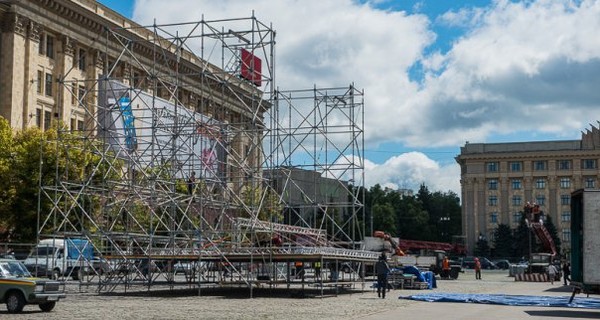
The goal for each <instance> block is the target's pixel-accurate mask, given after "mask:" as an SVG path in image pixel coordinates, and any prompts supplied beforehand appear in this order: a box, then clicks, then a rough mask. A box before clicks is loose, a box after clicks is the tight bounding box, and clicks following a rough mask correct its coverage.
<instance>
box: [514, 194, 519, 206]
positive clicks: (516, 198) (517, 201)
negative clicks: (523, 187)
mask: <svg viewBox="0 0 600 320" xmlns="http://www.w3.org/2000/svg"><path fill="white" fill-rule="evenodd" d="M512 205H513V206H520V205H521V196H513V197H512Z"/></svg>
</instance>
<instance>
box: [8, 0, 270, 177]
mask: <svg viewBox="0 0 600 320" xmlns="http://www.w3.org/2000/svg"><path fill="white" fill-rule="evenodd" d="M0 23H1V26H2V29H1V31H2V32H1V34H0V117H3V118H5V119H6V120H8V122H9V123H10V125H11V127H12V128H14V129H25V128H29V127H34V126H37V127H39V128H41V129H43V130H48V129H49V128H50V127H51V126H53V125H56V124H58V123H60V124H62V125H63V126H64V127H66V128H69V129H70V130H73V131H80V132H86V133H87V134H86V135H87V136H89V137H93V136H94V135H96V133H98V134H102V132H104V130H105V128H104V127H103V123H102V122H101V121H99V120H98V116H99V111H98V110H100V109H101V108H105V109H107V106H106V104H107V101H100V100H101V97H102V93H101V92H100V91H102V90H105V89H103V86H104V88H106V87H107V86H111V85H112V83H120V84H122V88H127V89H125V90H132V89H133V90H138V91H135V92H144V94H145V95H146V96H148V97H150V98H149V100H152V99H154V98H156V99H160V100H161V101H164V104H170V105H171V106H179V107H181V106H184V107H187V108H188V109H190V110H193V111H194V112H196V114H202V115H203V117H204V118H203V119H206V120H205V123H217V124H219V125H220V126H221V127H225V126H226V128H227V129H226V130H227V133H226V134H227V139H228V140H227V141H226V142H224V143H223V144H222V145H223V146H222V148H228V150H227V153H228V155H227V156H226V157H225V156H224V157H222V158H221V159H220V160H221V162H226V163H221V164H220V166H219V170H220V171H221V172H222V175H221V176H223V177H225V176H226V178H225V180H228V181H229V182H231V181H233V180H234V179H237V180H240V181H241V180H243V179H245V177H246V176H248V175H250V174H252V173H253V172H255V171H257V170H258V168H260V166H261V161H262V158H261V154H262V152H261V146H260V143H259V141H260V137H261V136H262V134H263V131H262V123H263V117H264V112H265V111H266V110H268V108H269V104H268V102H267V101H266V100H265V99H263V96H265V94H264V92H263V91H262V90H261V83H262V85H263V88H264V86H265V82H268V80H267V81H265V77H264V76H265V74H267V72H265V68H264V67H263V69H262V71H263V73H262V74H260V71H258V70H256V69H252V70H250V72H252V73H253V74H252V75H251V78H248V76H247V75H246V76H245V75H244V72H246V73H248V70H244V66H245V67H246V69H247V68H248V66H247V65H246V64H245V63H241V61H242V59H244V58H243V57H238V55H239V56H243V55H244V54H246V55H248V52H249V51H248V50H246V49H245V48H242V47H241V46H237V47H235V49H233V51H232V52H233V54H232V57H233V58H232V60H233V61H234V62H235V63H237V64H235V63H234V64H235V66H236V67H235V68H237V69H235V70H237V71H232V70H233V69H234V67H232V70H224V68H223V66H216V65H214V64H212V63H210V62H208V61H205V60H203V57H199V56H198V55H196V54H194V53H193V52H191V51H190V49H189V47H188V46H186V45H181V46H180V47H176V45H177V44H178V41H179V43H182V42H183V41H184V40H185V39H165V38H164V37H163V36H159V35H157V34H155V32H156V30H151V29H149V28H147V27H143V26H141V25H139V24H137V23H135V22H133V21H131V20H129V19H127V18H125V17H123V16H121V15H119V14H118V13H116V12H115V11H113V10H111V9H110V8H108V7H106V6H104V5H102V4H100V3H98V2H96V1H94V0H32V1H2V2H0ZM113 30H114V31H113ZM112 32H114V33H112ZM236 40H237V39H236ZM255 45H256V44H255V43H250V42H248V44H247V46H248V48H249V50H253V49H252V46H255ZM251 58H252V59H257V58H258V57H256V56H254V55H251ZM258 63H260V61H258ZM263 63H265V62H263ZM265 64H266V63H265ZM240 70H241V71H240ZM254 76H258V78H254ZM109 80H110V81H111V82H110V83H109ZM261 81H262V82H261ZM129 88H131V89H129ZM120 92H123V90H122V91H120ZM132 92H133V91H132ZM136 94H137V93H136ZM104 96H106V94H105V95H104ZM117 99H118V97H117ZM113 100H114V99H113ZM132 100H133V98H132ZM108 112H110V111H108ZM134 112H135V110H134ZM134 116H135V115H134ZM137 120H139V119H137ZM117 121H120V119H119V120H117ZM148 122H151V121H148ZM193 125H197V124H196V123H191V124H190V128H191V127H192V126H193ZM180 126H181V124H180ZM125 129H127V128H125ZM138 130H139V128H138ZM190 130H197V131H198V132H199V134H203V132H200V131H201V129H196V128H192V129H190ZM204 130H205V131H206V129H204ZM155 132H160V131H155ZM163 132H164V130H163ZM138 134H139V133H138ZM210 134H211V133H209V134H207V135H206V136H208V135H210ZM127 138H130V137H127ZM158 140H160V139H158ZM233 176H236V177H237V178H232V177H233Z"/></svg>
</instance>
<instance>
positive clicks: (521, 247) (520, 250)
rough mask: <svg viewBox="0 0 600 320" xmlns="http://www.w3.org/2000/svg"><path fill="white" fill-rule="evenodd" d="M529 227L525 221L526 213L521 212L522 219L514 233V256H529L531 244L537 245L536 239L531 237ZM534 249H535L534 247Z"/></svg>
mask: <svg viewBox="0 0 600 320" xmlns="http://www.w3.org/2000/svg"><path fill="white" fill-rule="evenodd" d="M530 232H531V231H530V230H529V227H528V226H527V224H526V223H525V214H523V213H522V212H521V220H520V221H519V225H518V226H517V228H516V229H515V230H514V233H513V239H514V242H513V254H512V256H513V257H529V245H530V240H531V244H532V245H535V241H534V239H531V237H532V234H531V233H530ZM532 250H533V249H532Z"/></svg>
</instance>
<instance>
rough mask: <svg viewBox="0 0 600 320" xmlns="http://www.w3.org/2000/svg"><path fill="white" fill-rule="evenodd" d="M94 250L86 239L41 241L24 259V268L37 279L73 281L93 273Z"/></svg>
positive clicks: (95, 261) (96, 260)
mask: <svg viewBox="0 0 600 320" xmlns="http://www.w3.org/2000/svg"><path fill="white" fill-rule="evenodd" d="M98 261H99V260H98V259H96V258H95V257H94V249H93V246H92V244H91V243H90V242H89V241H88V240H87V239H78V238H53V239H43V240H40V241H39V243H38V244H37V245H36V246H35V247H34V248H33V249H32V250H31V253H30V254H29V256H28V257H27V259H25V262H24V263H25V266H26V267H27V270H29V272H30V273H32V274H33V275H34V276H37V277H41V276H44V277H49V278H51V279H55V280H56V279H59V278H60V277H61V276H71V277H72V278H73V280H79V279H82V278H83V276H84V275H86V274H91V273H93V272H94V264H95V263H97V262H98Z"/></svg>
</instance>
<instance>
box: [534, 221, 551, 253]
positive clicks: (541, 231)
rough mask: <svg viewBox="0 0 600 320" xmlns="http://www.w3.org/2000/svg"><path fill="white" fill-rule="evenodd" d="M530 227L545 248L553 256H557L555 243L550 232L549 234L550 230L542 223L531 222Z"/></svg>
mask: <svg viewBox="0 0 600 320" xmlns="http://www.w3.org/2000/svg"><path fill="white" fill-rule="evenodd" d="M529 227H530V228H531V229H532V230H533V232H535V235H536V236H537V237H538V239H540V241H541V242H542V244H543V245H544V248H546V250H550V251H551V252H552V255H553V256H555V255H556V246H555V245H554V241H553V240H552V236H551V235H550V232H548V229H546V227H544V225H543V224H542V223H540V222H531V223H530V224H529Z"/></svg>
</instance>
